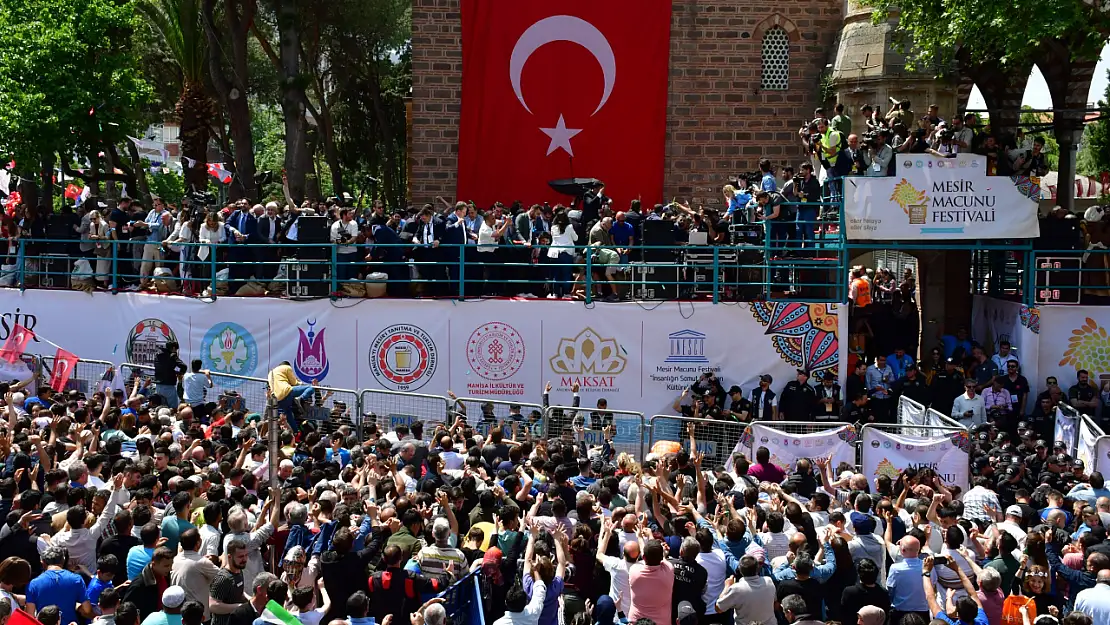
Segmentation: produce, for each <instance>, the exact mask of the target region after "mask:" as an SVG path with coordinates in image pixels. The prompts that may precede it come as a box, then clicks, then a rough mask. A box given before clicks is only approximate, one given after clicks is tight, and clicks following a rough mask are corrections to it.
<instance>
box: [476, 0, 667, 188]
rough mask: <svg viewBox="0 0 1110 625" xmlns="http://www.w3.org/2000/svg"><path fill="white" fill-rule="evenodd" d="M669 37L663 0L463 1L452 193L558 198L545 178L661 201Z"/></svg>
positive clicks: (665, 6) (665, 5) (665, 0)
mask: <svg viewBox="0 0 1110 625" xmlns="http://www.w3.org/2000/svg"><path fill="white" fill-rule="evenodd" d="M630 16H635V17H634V19H630ZM670 31H671V2H670V0H653V1H652V2H642V1H639V0H605V1H604V2H598V1H597V0H593V1H589V2H587V1H585V0H566V1H564V2H559V3H550V2H519V1H510V0H463V2H462V39H463V50H464V53H463V71H462V74H463V75H462V102H463V105H462V118H461V121H460V126H459V165H458V188H457V192H456V197H457V198H458V199H460V200H474V201H475V202H477V203H478V204H479V205H481V206H489V205H491V204H492V203H494V202H495V201H498V200H500V201H503V202H506V203H509V202H513V201H515V200H521V201H523V202H524V203H525V205H529V204H533V203H536V202H541V201H543V200H553V201H561V202H566V201H567V197H566V196H563V195H560V194H558V193H556V192H555V191H554V190H552V189H551V188H550V186H549V185H548V181H551V180H556V179H562V178H575V177H578V178H598V179H600V180H602V181H603V182H604V183H605V184H606V187H605V189H606V190H605V194H606V195H608V196H610V197H613V198H614V199H615V200H616V201H617V202H618V203H619V204H623V205H625V206H627V202H628V201H629V200H632V199H635V198H636V197H637V196H642V200H643V202H644V203H645V204H647V205H648V206H650V205H652V204H654V203H656V202H660V201H662V198H663V167H664V161H665V157H666V154H665V153H664V146H665V138H666V131H667V115H666V114H667V84H668V66H669V59H670V56H669V55H670Z"/></svg>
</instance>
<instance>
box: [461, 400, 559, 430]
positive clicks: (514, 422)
mask: <svg viewBox="0 0 1110 625" xmlns="http://www.w3.org/2000/svg"><path fill="white" fill-rule="evenodd" d="M448 401H449V402H450V403H449V405H450V408H451V411H452V412H453V413H454V414H456V415H460V416H461V415H462V414H464V413H465V415H466V422H467V423H469V424H470V426H471V427H473V428H474V431H476V432H478V433H479V434H482V435H483V436H484V435H486V434H489V431H490V429H492V428H493V427H494V426H496V425H498V424H500V423H501V422H502V421H504V422H505V428H506V429H507V430H508V432H507V434H509V435H511V438H513V440H524V437H525V435H526V434H527V435H530V436H531V437H532V438H534V439H537V440H542V439H545V438H547V428H546V427H544V420H543V406H541V405H539V404H528V403H524V402H518V401H505V400H503V399H481V398H478V397H460V398H457V399H454V400H452V399H450V398H448ZM514 409H515V410H516V414H515V415H514V414H513V411H514Z"/></svg>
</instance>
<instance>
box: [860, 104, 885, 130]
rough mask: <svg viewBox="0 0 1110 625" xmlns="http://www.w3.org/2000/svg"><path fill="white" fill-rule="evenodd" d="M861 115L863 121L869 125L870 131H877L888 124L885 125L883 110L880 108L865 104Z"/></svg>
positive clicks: (861, 108) (861, 109)
mask: <svg viewBox="0 0 1110 625" xmlns="http://www.w3.org/2000/svg"><path fill="white" fill-rule="evenodd" d="M859 114H860V115H862V116H863V121H864V123H866V124H867V129H868V130H870V131H875V130H878V129H880V128H884V127H885V126H886V124H885V123H883V118H882V110H881V109H880V108H879V107H878V106H871V105H870V104H864V105H863V106H861V107H860V109H859Z"/></svg>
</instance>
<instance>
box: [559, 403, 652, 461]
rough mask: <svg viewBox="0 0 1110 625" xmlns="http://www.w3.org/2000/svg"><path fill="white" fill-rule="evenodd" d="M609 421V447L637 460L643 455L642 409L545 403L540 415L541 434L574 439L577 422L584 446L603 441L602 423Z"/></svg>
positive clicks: (569, 439)
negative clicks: (611, 432)
mask: <svg viewBox="0 0 1110 625" xmlns="http://www.w3.org/2000/svg"><path fill="white" fill-rule="evenodd" d="M609 421H611V422H612V425H613V428H614V429H613V451H614V452H615V453H618V454H620V453H627V454H630V455H632V456H633V457H635V458H636V459H637V460H639V461H641V462H642V461H643V459H644V440H645V436H646V430H647V427H645V426H646V422H645V421H644V413H642V412H635V411H632V410H614V409H612V408H606V409H604V410H601V409H598V408H583V407H581V406H579V407H578V408H575V407H574V406H548V408H547V410H545V411H544V415H543V425H542V427H543V429H544V431H545V434H546V436H545V438H547V439H548V440H554V439H556V438H562V439H563V440H566V441H568V442H572V441H574V440H575V439H574V427H575V425H581V426H582V427H583V428H584V429H583V434H584V436H585V438H586V446H587V447H593V446H595V445H601V444H602V443H603V442H605V433H604V431H603V429H602V427H603V426H604V425H605V424H606V423H607V422H609Z"/></svg>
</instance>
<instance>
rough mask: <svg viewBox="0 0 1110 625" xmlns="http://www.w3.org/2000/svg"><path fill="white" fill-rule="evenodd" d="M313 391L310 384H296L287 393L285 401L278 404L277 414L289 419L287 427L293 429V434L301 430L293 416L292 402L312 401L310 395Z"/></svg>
mask: <svg viewBox="0 0 1110 625" xmlns="http://www.w3.org/2000/svg"><path fill="white" fill-rule="evenodd" d="M315 390H316V389H315V387H314V386H312V385H311V384H298V385H297V386H294V387H293V390H291V391H289V394H288V395H286V396H285V399H283V400H281V401H279V402H278V405H277V409H278V413H284V414H285V416H286V417H288V418H289V426H290V427H291V428H293V431H294V432H296V431H298V430H300V429H301V428H300V424H301V422H300V421H298V420H297V418H296V417H295V416H293V400H294V399H300V400H301V401H308V400H310V399H312V394H313V392H314V391H315Z"/></svg>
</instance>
